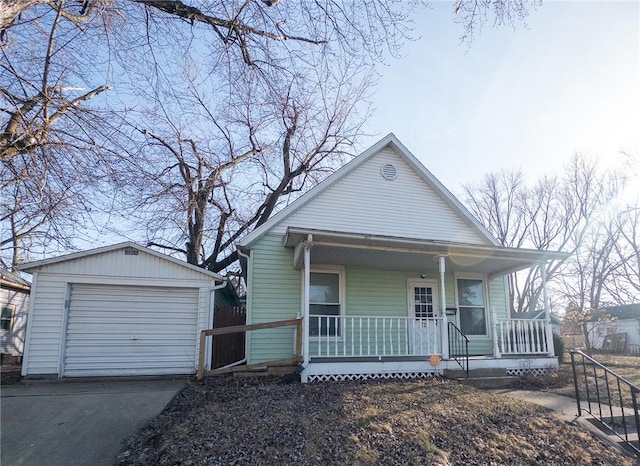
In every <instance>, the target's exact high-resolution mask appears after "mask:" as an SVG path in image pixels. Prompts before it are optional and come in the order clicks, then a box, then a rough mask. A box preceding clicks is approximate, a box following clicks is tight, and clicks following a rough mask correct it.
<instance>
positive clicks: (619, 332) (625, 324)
mask: <svg viewBox="0 0 640 466" xmlns="http://www.w3.org/2000/svg"><path fill="white" fill-rule="evenodd" d="M587 332H588V335H589V342H590V343H591V347H592V348H593V349H595V350H602V351H608V352H612V353H618V354H633V355H640V303H636V304H626V305H622V306H612V307H607V308H604V309H602V310H601V311H600V312H595V313H594V314H593V317H592V318H591V321H590V322H588V323H587Z"/></svg>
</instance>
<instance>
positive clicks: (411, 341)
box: [309, 315, 443, 358]
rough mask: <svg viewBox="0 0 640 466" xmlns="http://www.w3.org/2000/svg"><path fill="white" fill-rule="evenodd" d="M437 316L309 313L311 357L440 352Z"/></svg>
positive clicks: (422, 354) (440, 323) (419, 354)
mask: <svg viewBox="0 0 640 466" xmlns="http://www.w3.org/2000/svg"><path fill="white" fill-rule="evenodd" d="M441 325H443V322H442V318H441V317H433V318H428V319H416V318H413V317H373V316H321V315H310V316H309V334H310V335H309V336H310V339H309V355H310V356H311V357H335V358H339V357H383V356H430V355H433V354H438V355H442V332H441Z"/></svg>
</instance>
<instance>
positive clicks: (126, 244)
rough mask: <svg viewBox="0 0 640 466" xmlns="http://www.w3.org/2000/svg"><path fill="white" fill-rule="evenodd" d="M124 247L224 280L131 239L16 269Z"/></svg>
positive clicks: (54, 262) (41, 265)
mask: <svg viewBox="0 0 640 466" xmlns="http://www.w3.org/2000/svg"><path fill="white" fill-rule="evenodd" d="M125 248H133V249H137V250H138V251H141V252H144V253H146V254H150V255H152V256H155V257H158V258H160V259H164V260H166V261H169V262H172V263H174V264H176V265H179V266H182V267H186V268H188V269H191V270H193V271H196V272H199V273H202V274H204V275H208V276H209V277H212V278H214V279H216V280H221V281H225V280H226V278H224V277H223V276H222V275H220V274H217V273H215V272H211V271H209V270H206V269H203V268H201V267H198V266H196V265H192V264H189V263H187V262H184V261H181V260H179V259H176V258H175V257H171V256H167V255H166V254H162V253H161V252H158V251H154V250H153V249H149V248H145V247H143V246H140V245H139V244H136V243H133V242H131V241H125V242H123V243H117V244H112V245H110V246H103V247H100V248H95V249H89V250H87V251H80V252H76V253H72V254H66V255H64V256H59V257H52V258H51V259H44V260H40V261H34V262H28V263H26V264H22V265H20V266H18V269H19V270H24V271H25V272H29V270H33V269H36V268H39V267H43V266H47V265H51V264H57V263H59V262H66V261H71V260H76V259H82V258H84V257H89V256H95V255H97V254H104V253H106V252H112V251H117V250H119V249H125Z"/></svg>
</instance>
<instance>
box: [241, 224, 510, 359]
mask: <svg viewBox="0 0 640 466" xmlns="http://www.w3.org/2000/svg"><path fill="white" fill-rule="evenodd" d="M251 254H252V258H253V270H252V284H251V286H252V289H251V316H250V320H251V322H250V323H260V322H271V321H275V320H283V319H291V318H295V317H296V316H297V315H298V314H299V313H300V310H301V293H302V290H301V287H302V273H301V271H299V270H295V269H294V267H293V250H292V249H290V248H285V247H283V246H282V237H281V236H280V235H265V236H264V237H263V238H262V239H261V240H259V241H258V242H257V243H256V244H255V245H254V247H253V249H252V253H251ZM344 274H345V286H346V290H345V293H344V299H345V304H346V309H345V312H344V314H345V315H348V316H380V317H383V316H398V317H405V316H407V315H408V299H407V286H408V283H407V281H408V280H409V279H419V278H420V275H419V274H417V273H416V272H415V271H414V272H409V271H390V270H383V269H369V268H363V267H354V266H347V267H345V269H344ZM426 279H430V280H435V281H436V283H437V284H438V286H439V284H440V281H439V277H438V274H437V273H432V274H428V275H427V276H426ZM454 283H455V281H454V275H453V273H447V274H446V276H445V286H446V297H447V302H446V305H447V307H455V305H456V297H455V288H454ZM488 288H489V303H488V305H489V307H488V313H489V322H488V324H489V330H490V332H491V333H492V326H491V322H492V320H491V312H492V310H495V311H496V313H497V315H498V317H505V316H507V315H508V313H507V309H506V306H505V304H506V299H505V281H504V278H502V277H499V278H495V279H493V280H490V282H489V286H488ZM439 298H440V293H438V299H439ZM456 318H457V316H449V317H448V320H449V321H451V322H456ZM404 333H405V334H406V331H405V332H404ZM402 334H403V332H402V331H398V332H397V333H396V336H397V337H394V339H393V340H392V341H391V342H390V341H388V340H386V341H385V344H386V346H385V348H387V352H392V349H393V348H392V346H393V347H397V346H398V345H405V344H406V338H404V339H403V338H402V337H401V335H402ZM343 335H344V336H345V338H346V339H347V346H350V342H351V340H353V343H354V345H359V343H360V336H359V333H358V332H357V331H354V332H351V328H344V329H343ZM381 335H382V329H381V328H379V329H378V336H379V339H378V349H379V348H380V347H381V345H382V338H381ZM249 338H250V339H251V342H250V345H249V349H250V352H249V355H248V356H249V362H250V363H255V362H260V361H268V360H273V359H282V358H288V357H291V356H292V354H293V351H294V329H293V328H284V329H274V330H259V331H256V332H252V333H251V334H250V335H249ZM362 339H363V340H364V337H363V338H362ZM315 345H316V343H315V342H314V341H313V340H312V341H311V343H310V346H311V348H310V349H311V350H312V353H313V352H314V349H315ZM469 349H470V353H471V354H473V355H492V354H493V343H492V341H491V339H477V340H471V342H470V345H469Z"/></svg>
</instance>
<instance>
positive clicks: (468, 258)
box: [284, 227, 567, 276]
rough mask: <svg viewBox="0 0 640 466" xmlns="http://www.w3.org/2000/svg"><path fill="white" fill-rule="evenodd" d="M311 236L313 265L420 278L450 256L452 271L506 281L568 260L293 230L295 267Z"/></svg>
mask: <svg viewBox="0 0 640 466" xmlns="http://www.w3.org/2000/svg"><path fill="white" fill-rule="evenodd" d="M309 235H312V248H311V263H312V264H332V265H355V266H362V267H372V268H382V269H389V270H410V271H415V272H421V273H422V272H434V271H436V272H437V271H438V257H439V256H446V267H447V271H454V272H470V273H483V274H487V275H489V276H496V275H503V274H506V273H510V272H515V271H518V270H522V269H526V268H529V267H532V266H535V265H537V264H541V263H545V262H547V261H549V260H553V259H563V258H565V257H566V256H567V254H566V253H562V252H556V251H553V252H548V251H538V250H533V249H515V248H504V247H500V246H493V245H475V244H466V243H454V242H448V241H433V240H421V239H413V238H395V237H388V236H380V235H366V234H357V233H346V232H334V231H324V230H311V229H303V228H294V227H290V228H289V229H288V230H287V234H286V236H285V240H284V245H285V246H286V247H293V248H295V250H296V254H295V258H294V260H295V266H296V267H297V268H302V266H303V254H302V253H301V251H302V244H303V243H304V241H306V240H307V238H308V236H309Z"/></svg>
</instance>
